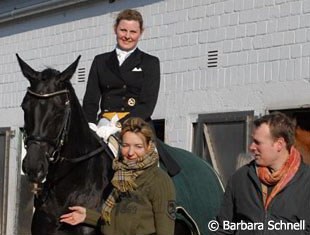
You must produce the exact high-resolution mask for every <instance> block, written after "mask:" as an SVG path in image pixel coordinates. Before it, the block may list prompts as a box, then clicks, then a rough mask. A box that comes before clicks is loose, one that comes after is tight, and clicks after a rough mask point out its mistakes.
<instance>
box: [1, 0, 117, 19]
mask: <svg viewBox="0 0 310 235" xmlns="http://www.w3.org/2000/svg"><path fill="white" fill-rule="evenodd" d="M88 1H90V0H51V1H46V2H42V3H38V4H34V5H31V6H27V7H23V8H20V9H15V10H12V11H10V12H5V13H2V14H0V24H1V23H5V22H9V21H13V20H16V19H20V18H23V17H27V16H31V15H35V14H40V13H43V12H47V11H51V10H55V9H58V8H62V7H68V6H72V5H76V4H79V3H84V2H88ZM109 2H110V3H112V2H114V1H113V0H109Z"/></svg>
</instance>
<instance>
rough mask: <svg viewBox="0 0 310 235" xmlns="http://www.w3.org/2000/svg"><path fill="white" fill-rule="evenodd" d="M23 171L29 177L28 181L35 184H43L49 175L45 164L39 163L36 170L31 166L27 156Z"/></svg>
mask: <svg viewBox="0 0 310 235" xmlns="http://www.w3.org/2000/svg"><path fill="white" fill-rule="evenodd" d="M22 170H23V172H24V173H25V174H26V175H27V177H28V180H29V181H30V182H33V183H41V182H42V181H43V180H44V178H45V177H46V174H47V172H46V170H45V166H44V163H43V162H39V163H37V165H36V167H35V168H34V167H31V166H29V161H28V158H27V155H26V157H25V159H24V160H23V163H22Z"/></svg>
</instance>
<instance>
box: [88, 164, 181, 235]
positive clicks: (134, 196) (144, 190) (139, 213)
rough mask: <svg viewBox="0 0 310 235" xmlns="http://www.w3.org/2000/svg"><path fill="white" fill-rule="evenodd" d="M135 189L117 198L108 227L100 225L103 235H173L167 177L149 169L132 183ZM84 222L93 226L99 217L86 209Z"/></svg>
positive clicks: (172, 196)
mask: <svg viewBox="0 0 310 235" xmlns="http://www.w3.org/2000/svg"><path fill="white" fill-rule="evenodd" d="M135 182H136V183H137V185H138V188H137V189H136V190H135V191H133V192H130V194H124V195H121V197H120V201H118V202H117V203H116V205H115V207H114V208H113V209H112V213H111V224H103V222H101V223H102V226H101V231H102V233H103V234H104V235H149V234H156V235H173V234H174V222H175V221H174V220H175V212H176V211H175V189H174V185H173V182H172V180H171V178H170V177H169V176H168V174H166V172H164V171H163V170H162V169H160V168H158V167H157V166H153V167H151V168H149V169H147V170H145V172H144V173H143V174H141V175H140V176H139V177H138V178H137V179H136V181H135ZM86 214H87V216H86V220H85V223H87V224H90V225H97V224H98V222H100V221H101V220H100V214H99V213H98V212H96V211H92V210H88V209H87V213H86Z"/></svg>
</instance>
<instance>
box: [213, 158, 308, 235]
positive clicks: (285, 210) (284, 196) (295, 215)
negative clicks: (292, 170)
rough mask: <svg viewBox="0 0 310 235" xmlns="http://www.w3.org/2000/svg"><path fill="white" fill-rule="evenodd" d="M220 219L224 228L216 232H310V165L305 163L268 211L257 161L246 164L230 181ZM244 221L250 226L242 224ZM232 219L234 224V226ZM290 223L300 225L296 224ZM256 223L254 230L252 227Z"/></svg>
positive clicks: (276, 197) (267, 233) (267, 234)
mask: <svg viewBox="0 0 310 235" xmlns="http://www.w3.org/2000/svg"><path fill="white" fill-rule="evenodd" d="M217 221H218V222H219V225H220V228H219V230H218V231H217V232H215V233H214V234H248V235H250V234H262V235H263V234H264V235H271V234H281V235H286V234H287V235H291V234H310V232H309V231H310V168H309V166H308V165H306V164H304V163H301V165H300V167H299V169H298V171H297V173H296V175H295V176H294V177H293V178H292V180H291V181H290V182H289V183H288V184H287V185H286V186H285V188H284V189H283V190H282V191H280V192H279V193H278V194H277V195H276V196H275V198H274V199H273V200H272V201H271V203H270V205H269V207H268V208H267V210H266V211H265V209H264V205H263V198H262V189H261V183H260V181H259V179H258V176H257V174H256V168H255V161H252V162H251V163H249V164H247V165H245V166H243V167H242V168H240V169H239V170H238V171H237V172H236V173H235V174H234V175H233V176H232V177H231V179H230V180H229V182H228V185H227V187H226V192H225V195H224V200H223V202H222V207H221V210H220V213H219V215H218V216H217ZM241 221H242V222H245V223H247V225H245V224H244V223H243V225H242V222H241ZM228 222H233V223H234V224H230V225H232V226H230V225H227V224H228ZM237 222H239V229H238V230H233V229H234V228H237V227H236V226H235V227H233V226H234V225H236V224H237ZM224 223H225V224H226V225H225V226H224ZM254 223H256V224H254ZM289 223H297V224H295V227H293V225H291V224H289ZM254 225H256V226H255V228H256V229H255V230H254V231H253V230H251V226H252V227H253V226H254ZM289 226H291V228H292V229H290V227H289ZM299 227H300V229H299Z"/></svg>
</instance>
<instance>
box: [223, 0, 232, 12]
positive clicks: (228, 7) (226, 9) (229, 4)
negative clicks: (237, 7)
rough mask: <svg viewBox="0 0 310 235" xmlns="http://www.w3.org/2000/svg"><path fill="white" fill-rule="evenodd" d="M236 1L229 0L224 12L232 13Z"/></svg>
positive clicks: (225, 4)
mask: <svg viewBox="0 0 310 235" xmlns="http://www.w3.org/2000/svg"><path fill="white" fill-rule="evenodd" d="M234 2H235V1H234V0H228V1H225V2H224V12H225V13H231V12H233V11H234Z"/></svg>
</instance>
